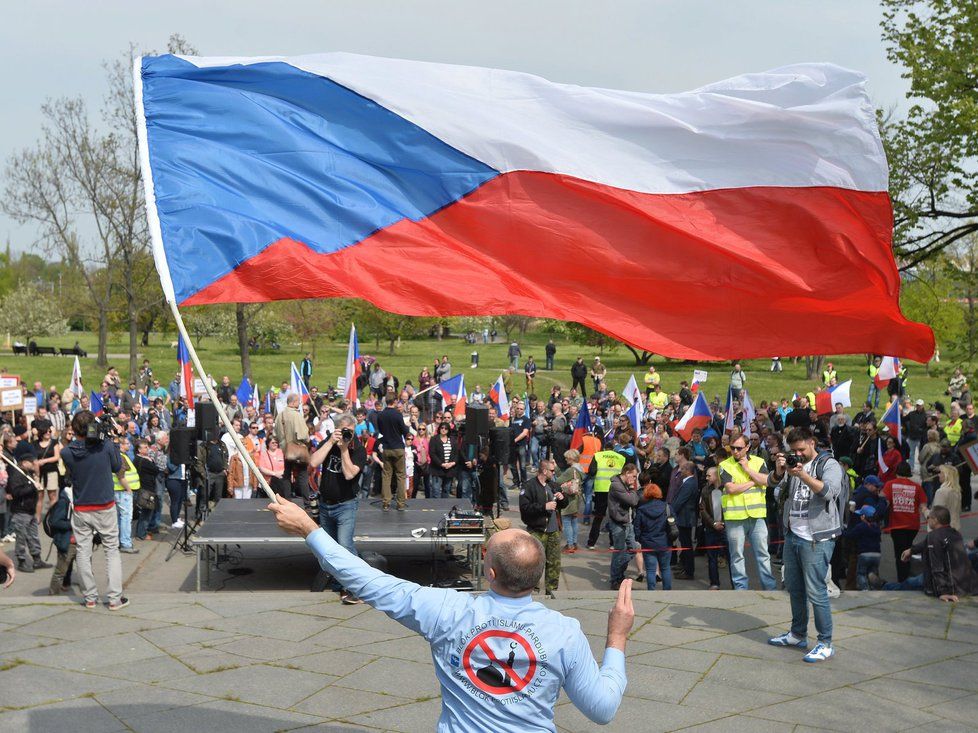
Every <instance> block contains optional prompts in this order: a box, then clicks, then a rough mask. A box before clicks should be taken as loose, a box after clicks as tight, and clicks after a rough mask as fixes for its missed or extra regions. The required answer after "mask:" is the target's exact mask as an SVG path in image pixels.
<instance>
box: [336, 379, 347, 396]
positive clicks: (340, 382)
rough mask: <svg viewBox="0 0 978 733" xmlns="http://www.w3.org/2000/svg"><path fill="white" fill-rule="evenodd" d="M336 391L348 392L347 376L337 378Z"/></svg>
mask: <svg viewBox="0 0 978 733" xmlns="http://www.w3.org/2000/svg"><path fill="white" fill-rule="evenodd" d="M336 391H337V392H342V393H343V394H346V377H337V378H336Z"/></svg>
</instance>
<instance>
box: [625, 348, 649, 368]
mask: <svg viewBox="0 0 978 733" xmlns="http://www.w3.org/2000/svg"><path fill="white" fill-rule="evenodd" d="M625 348H626V349H628V350H629V351H631V352H632V356H633V357H634V358H635V365H636V366H644V365H645V364H648V363H649V362H650V361H651V360H652V357H653V356H654V354H653V353H652V352H651V351H643V352H642V353H641V354H639V353H638V350H637V349H634V348H632V347H631V346H629V345H628V344H625Z"/></svg>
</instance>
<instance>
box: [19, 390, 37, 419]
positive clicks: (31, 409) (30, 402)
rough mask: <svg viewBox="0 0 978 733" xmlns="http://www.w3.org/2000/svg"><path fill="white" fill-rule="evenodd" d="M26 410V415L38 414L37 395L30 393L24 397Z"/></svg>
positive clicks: (24, 408)
mask: <svg viewBox="0 0 978 733" xmlns="http://www.w3.org/2000/svg"><path fill="white" fill-rule="evenodd" d="M22 409H23V410H24V414H25V415H36V414H37V397H36V396H35V395H29V396H27V397H25V398H24V407H23V408H22Z"/></svg>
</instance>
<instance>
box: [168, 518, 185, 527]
mask: <svg viewBox="0 0 978 733" xmlns="http://www.w3.org/2000/svg"><path fill="white" fill-rule="evenodd" d="M170 526H171V527H172V528H173V529H183V520H182V519H178V520H177V521H175V522H174V523H173V524H171V525H170Z"/></svg>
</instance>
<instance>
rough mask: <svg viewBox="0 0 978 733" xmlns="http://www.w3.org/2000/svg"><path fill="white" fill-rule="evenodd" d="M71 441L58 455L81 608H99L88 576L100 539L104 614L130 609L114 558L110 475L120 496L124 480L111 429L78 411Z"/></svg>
mask: <svg viewBox="0 0 978 733" xmlns="http://www.w3.org/2000/svg"><path fill="white" fill-rule="evenodd" d="M71 429H72V430H73V431H74V433H75V436H76V439H75V440H73V441H72V442H70V443H69V444H68V445H67V447H66V448H65V449H64V450H63V451H61V460H62V461H63V462H64V464H65V467H66V468H67V469H68V471H70V472H71V479H72V487H73V494H74V501H75V507H74V512H73V514H72V516H71V527H72V530H73V531H74V533H75V545H76V552H77V554H76V556H75V567H76V568H77V569H78V576H79V579H80V583H81V589H82V594H83V595H84V596H85V608H95V607H96V606H97V605H98V586H97V585H96V584H95V575H94V574H93V573H92V546H93V542H94V539H95V535H96V534H97V535H99V537H100V538H101V542H102V549H103V550H104V551H105V565H106V574H107V575H108V589H107V593H106V595H107V596H108V600H109V610H110V611H118V610H119V609H120V608H125V607H126V606H128V605H129V599H128V598H126V597H124V596H123V595H122V559H121V557H120V555H119V520H118V517H117V516H116V508H115V487H114V485H113V480H112V478H113V476H116V477H118V480H119V484H120V485H121V486H122V487H123V489H124V490H125V491H131V490H132V489H131V487H130V486H129V482H128V481H127V480H126V475H125V471H124V470H123V466H122V458H121V457H120V455H119V448H118V446H117V445H116V444H115V443H113V442H112V440H111V437H110V434H111V428H110V426H109V424H108V423H107V422H106V421H103V420H100V419H99V418H97V417H95V415H94V414H93V413H92V412H91V411H90V410H81V411H79V412H77V413H76V414H75V416H74V417H73V418H72V420H71Z"/></svg>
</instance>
